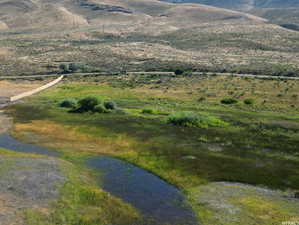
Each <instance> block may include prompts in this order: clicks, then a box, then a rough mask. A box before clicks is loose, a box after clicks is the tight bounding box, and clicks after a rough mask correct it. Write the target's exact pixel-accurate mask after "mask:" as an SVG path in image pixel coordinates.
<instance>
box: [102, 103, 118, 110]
mask: <svg viewBox="0 0 299 225" xmlns="http://www.w3.org/2000/svg"><path fill="white" fill-rule="evenodd" d="M104 106H105V108H106V109H110V110H114V109H116V107H117V106H116V103H115V102H113V101H105V102H104Z"/></svg>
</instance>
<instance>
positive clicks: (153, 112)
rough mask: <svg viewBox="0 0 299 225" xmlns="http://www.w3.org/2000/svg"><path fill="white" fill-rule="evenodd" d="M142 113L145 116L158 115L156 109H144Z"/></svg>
mask: <svg viewBox="0 0 299 225" xmlns="http://www.w3.org/2000/svg"><path fill="white" fill-rule="evenodd" d="M141 113H143V114H156V113H157V112H156V111H155V110H154V109H150V108H145V109H142V111H141Z"/></svg>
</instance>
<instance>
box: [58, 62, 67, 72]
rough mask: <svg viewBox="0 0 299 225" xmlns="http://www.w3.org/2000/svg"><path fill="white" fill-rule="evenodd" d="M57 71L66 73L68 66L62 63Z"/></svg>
mask: <svg viewBox="0 0 299 225" xmlns="http://www.w3.org/2000/svg"><path fill="white" fill-rule="evenodd" d="M59 69H60V70H61V72H63V73H68V72H69V65H68V64H66V63H62V64H60V65H59Z"/></svg>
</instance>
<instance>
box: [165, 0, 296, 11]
mask: <svg viewBox="0 0 299 225" xmlns="http://www.w3.org/2000/svg"><path fill="white" fill-rule="evenodd" d="M165 1H168V2H172V3H199V4H206V5H211V6H215V7H220V8H227V9H235V10H243V11H247V10H251V9H254V8H296V7H299V2H298V1H294V0H165Z"/></svg>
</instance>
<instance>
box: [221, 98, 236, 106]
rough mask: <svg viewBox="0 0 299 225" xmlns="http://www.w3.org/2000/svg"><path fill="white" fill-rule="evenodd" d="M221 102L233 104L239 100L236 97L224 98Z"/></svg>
mask: <svg viewBox="0 0 299 225" xmlns="http://www.w3.org/2000/svg"><path fill="white" fill-rule="evenodd" d="M221 103H222V104H226V105H231V104H236V103H238V100H237V99H234V98H224V99H222V100H221Z"/></svg>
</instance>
